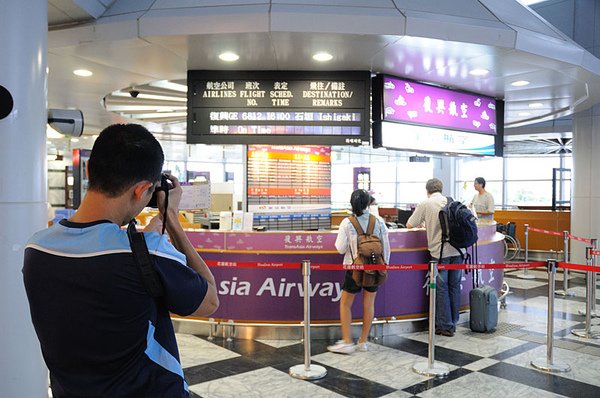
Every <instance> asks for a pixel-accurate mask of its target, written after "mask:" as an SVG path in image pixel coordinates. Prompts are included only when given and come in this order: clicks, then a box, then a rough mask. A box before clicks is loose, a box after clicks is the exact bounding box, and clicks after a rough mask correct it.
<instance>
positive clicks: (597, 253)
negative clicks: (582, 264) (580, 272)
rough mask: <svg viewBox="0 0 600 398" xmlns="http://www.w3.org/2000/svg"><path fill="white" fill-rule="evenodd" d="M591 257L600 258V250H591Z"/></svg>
mask: <svg viewBox="0 0 600 398" xmlns="http://www.w3.org/2000/svg"><path fill="white" fill-rule="evenodd" d="M590 255H592V256H600V250H590Z"/></svg>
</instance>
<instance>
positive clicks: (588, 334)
mask: <svg viewBox="0 0 600 398" xmlns="http://www.w3.org/2000/svg"><path fill="white" fill-rule="evenodd" d="M591 251H592V248H591V247H589V246H588V247H586V248H585V261H586V265H589V266H591V265H592V254H591ZM593 274H595V273H594V272H591V271H588V272H587V274H586V278H585V280H586V290H585V299H586V300H585V329H573V330H571V333H573V334H574V335H575V336H578V337H583V338H584V339H597V338H599V337H600V335H598V334H597V333H592V331H591V327H592V303H591V300H592V291H593V290H595V289H596V286H594V277H593ZM580 312H581V311H580Z"/></svg>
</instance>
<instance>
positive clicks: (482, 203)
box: [471, 192, 494, 220]
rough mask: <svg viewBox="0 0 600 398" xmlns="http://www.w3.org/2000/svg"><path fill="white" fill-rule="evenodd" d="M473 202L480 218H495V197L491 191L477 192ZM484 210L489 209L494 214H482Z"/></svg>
mask: <svg viewBox="0 0 600 398" xmlns="http://www.w3.org/2000/svg"><path fill="white" fill-rule="evenodd" d="M471 204H472V205H473V207H475V211H476V212H477V217H478V218H479V219H480V220H493V219H494V197H493V196H492V194H491V193H489V192H485V193H484V194H483V195H480V194H479V193H477V194H475V196H474V197H473V200H472V201H471ZM482 211H486V212H488V211H489V212H491V213H492V214H481V212H482Z"/></svg>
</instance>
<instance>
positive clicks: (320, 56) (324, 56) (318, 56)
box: [313, 51, 333, 62]
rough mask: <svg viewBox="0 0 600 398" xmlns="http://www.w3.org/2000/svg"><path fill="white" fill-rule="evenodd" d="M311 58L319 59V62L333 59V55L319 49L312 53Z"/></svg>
mask: <svg viewBox="0 0 600 398" xmlns="http://www.w3.org/2000/svg"><path fill="white" fill-rule="evenodd" d="M313 59H314V60H315V61H319V62H327V61H331V60H332V59H333V55H331V54H329V53H328V52H325V51H319V52H318V53H316V54H315V55H313Z"/></svg>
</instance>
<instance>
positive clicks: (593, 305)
mask: <svg viewBox="0 0 600 398" xmlns="http://www.w3.org/2000/svg"><path fill="white" fill-rule="evenodd" d="M590 244H591V245H592V247H591V251H590V260H591V264H590V265H592V266H596V265H597V264H596V256H595V255H593V252H595V251H596V249H597V248H598V240H597V239H590ZM586 256H587V251H586ZM586 258H587V257H586ZM587 278H588V274H586V280H587ZM596 279H597V278H596V273H595V272H592V286H593V288H592V290H590V292H589V294H590V296H589V297H588V296H587V295H588V291H587V290H586V304H587V301H588V300H589V302H590V309H589V311H590V315H591V317H592V318H598V317H600V314H599V313H598V311H597V310H596ZM587 313H588V309H587V307H586V309H585V311H579V314H580V315H587Z"/></svg>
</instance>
